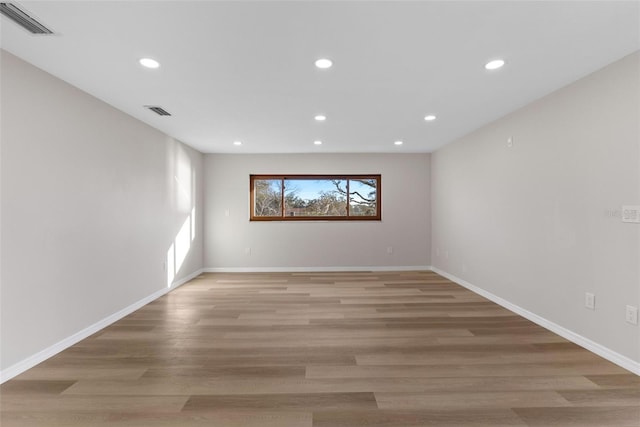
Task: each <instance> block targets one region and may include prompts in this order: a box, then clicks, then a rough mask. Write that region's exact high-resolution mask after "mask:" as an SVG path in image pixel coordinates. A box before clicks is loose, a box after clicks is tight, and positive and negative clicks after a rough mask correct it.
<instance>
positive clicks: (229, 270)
mask: <svg viewBox="0 0 640 427" xmlns="http://www.w3.org/2000/svg"><path fill="white" fill-rule="evenodd" d="M430 270H431V266H428V265H410V266H386V267H378V266H369V267H209V268H205V269H204V270H203V271H204V272H205V273H307V272H308V273H316V272H330V271H335V272H350V271H352V272H363V271H430Z"/></svg>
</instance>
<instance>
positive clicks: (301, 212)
mask: <svg viewBox="0 0 640 427" xmlns="http://www.w3.org/2000/svg"><path fill="white" fill-rule="evenodd" d="M346 187H347V181H346V180H339V179H335V180H333V179H287V180H285V190H284V199H285V200H284V204H285V216H346V215H347V190H346Z"/></svg>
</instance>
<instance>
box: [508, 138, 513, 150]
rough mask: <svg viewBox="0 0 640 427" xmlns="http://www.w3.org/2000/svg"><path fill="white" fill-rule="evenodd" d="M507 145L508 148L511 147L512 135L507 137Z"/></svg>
mask: <svg viewBox="0 0 640 427" xmlns="http://www.w3.org/2000/svg"><path fill="white" fill-rule="evenodd" d="M507 147H509V148H512V147H513V137H512V136H510V137H509V138H507Z"/></svg>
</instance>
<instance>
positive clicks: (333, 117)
mask: <svg viewBox="0 0 640 427" xmlns="http://www.w3.org/2000/svg"><path fill="white" fill-rule="evenodd" d="M16 4H18V5H19V6H20V7H22V8H23V9H25V10H26V11H28V12H29V13H31V14H32V15H33V16H35V17H37V18H38V19H39V20H40V21H41V22H42V23H44V24H45V25H47V26H48V27H50V28H51V29H53V30H54V31H55V32H56V35H55V36H33V35H31V34H29V33H27V32H26V31H25V30H23V29H22V28H19V27H18V26H16V25H15V24H14V23H12V22H10V21H9V20H7V19H6V18H5V17H2V20H1V26H2V28H1V30H2V38H1V46H2V48H4V49H6V50H8V51H9V52H11V53H13V54H15V55H17V56H19V57H21V58H23V59H24V60H26V61H28V62H30V63H32V64H34V65H36V66H37V67H40V68H42V69H44V70H46V71H48V72H49V73H51V74H53V75H55V76H57V77H59V78H61V79H63V80H65V81H67V82H69V83H71V84H73V85H74V86H77V87H79V88H80V89H82V90H84V91H86V92H88V93H90V94H92V95H94V96H96V97H98V98H100V99H102V100H104V101H105V102H107V103H109V104H111V105H113V106H114V107H116V108H118V109H120V110H122V111H124V112H126V113H128V114H130V115H131V116H134V117H136V118H138V119H140V120H142V121H143V122H146V123H148V124H149V125H151V126H153V127H155V128H157V129H160V130H161V131H163V132H165V133H167V134H169V135H171V136H173V137H175V138H177V139H179V140H181V141H183V142H185V143H186V144H188V145H190V146H192V147H194V148H196V149H198V150H200V151H202V152H205V153H228V152H233V153H235V152H238V153H248V152H251V153H302V152H354V153H361V152H431V151H433V150H435V149H437V148H438V147H441V146H442V145H444V144H446V143H448V142H450V141H452V140H454V139H456V138H458V137H460V136H462V135H465V134H467V133H469V132H471V131H473V130H474V129H477V128H478V127H480V126H482V125H484V124H486V123H489V122H491V121H493V120H495V119H497V118H499V117H501V116H504V115H505V114H508V113H509V112H511V111H513V110H515V109H517V108H519V107H521V106H523V105H526V104H527V103H529V102H531V101H533V100H535V99H538V98H540V97H542V96H544V95H545V94H548V93H549V92H551V91H553V90H555V89H558V88H560V87H562V86H564V85H567V84H568V83H570V82H573V81H575V80H577V79H578V78H580V77H582V76H585V75H586V74H589V73H591V72H593V71H595V70H597V69H599V68H601V67H603V66H605V65H607V64H609V63H611V62H613V61H615V60H617V59H619V58H621V57H623V56H625V55H627V54H629V53H631V52H633V51H635V50H638V49H640V8H639V6H640V3H639V2H638V1H628V2H616V1H568V2H559V1H553V2H550V1H495V2H494V1H442V2H437V1H407V2H404V1H386V2H384V1H295V2H294V1H284V2H274V1H233V2H232V1H227V2H221V1H160V2H155V1H66V2H59V1H42V2H33V1H18V2H16ZM142 57H152V58H155V59H157V60H158V61H160V63H161V67H160V68H159V69H157V70H148V69H145V68H143V67H142V66H140V65H139V64H138V59H139V58H142ZM320 57H327V58H330V59H332V60H333V61H334V66H333V67H332V68H331V69H328V70H319V69H317V68H315V66H314V61H315V60H316V59H317V58H320ZM497 57H501V58H504V59H505V60H506V61H507V64H506V65H505V67H504V68H502V69H501V70H498V71H492V72H489V71H487V70H485V69H484V64H485V62H487V61H488V60H490V59H493V58H497ZM149 104H151V105H159V106H162V107H163V108H165V109H166V110H168V111H169V112H171V113H172V114H173V116H171V117H160V116H157V115H155V114H154V113H152V112H150V111H148V110H146V109H144V108H143V105H149ZM319 113H322V114H325V115H326V116H327V121H326V122H324V123H318V122H315V121H314V119H313V117H314V116H315V115H316V114H319ZM430 113H433V114H435V115H437V116H438V119H437V120H436V121H434V122H426V121H424V120H423V117H424V116H425V115H426V114H430ZM317 139H320V140H322V141H323V142H324V143H323V145H322V146H315V145H314V144H313V141H314V140H317ZM235 140H241V141H242V142H243V145H242V146H240V147H237V146H234V145H233V144H232V142H233V141H235ZM396 140H402V141H404V145H402V146H400V147H398V146H395V145H394V144H393V142H394V141H396Z"/></svg>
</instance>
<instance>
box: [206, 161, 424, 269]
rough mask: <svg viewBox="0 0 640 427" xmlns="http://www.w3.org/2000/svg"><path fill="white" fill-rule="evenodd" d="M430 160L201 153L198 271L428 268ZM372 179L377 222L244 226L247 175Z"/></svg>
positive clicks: (247, 184)
mask: <svg viewBox="0 0 640 427" xmlns="http://www.w3.org/2000/svg"><path fill="white" fill-rule="evenodd" d="M429 162H430V155H429V154H290V155H279V154H278V155H276V154H273V155H261V154H256V155H253V154H247V155H242V154H238V155H234V154H207V155H205V171H206V173H205V193H206V195H205V200H206V202H205V211H206V212H207V217H206V219H205V261H204V264H205V267H207V268H222V269H228V268H235V269H265V268H269V269H277V268H332V267H337V268H349V267H416V268H418V267H425V266H428V265H429V260H430V254H429V239H430V229H429V226H430V221H429V215H430V205H429V204H430V188H429ZM378 173H380V174H382V221H381V222H371V221H369V222H367V221H360V222H346V221H345V222H335V221H331V222H311V221H305V222H250V221H249V175H250V174H378ZM227 212H228V214H229V215H228V216H227V215H226V214H227ZM388 248H391V251H392V253H388V252H389V251H388ZM248 252H250V253H248Z"/></svg>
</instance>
